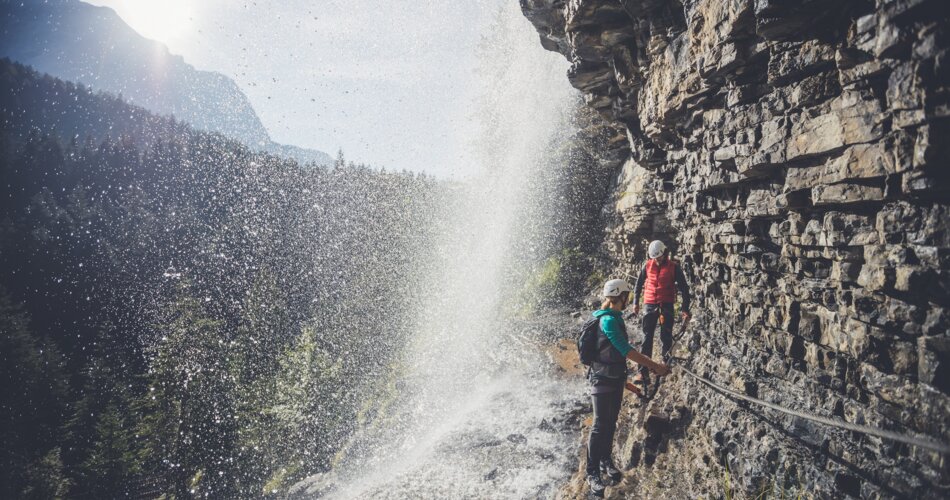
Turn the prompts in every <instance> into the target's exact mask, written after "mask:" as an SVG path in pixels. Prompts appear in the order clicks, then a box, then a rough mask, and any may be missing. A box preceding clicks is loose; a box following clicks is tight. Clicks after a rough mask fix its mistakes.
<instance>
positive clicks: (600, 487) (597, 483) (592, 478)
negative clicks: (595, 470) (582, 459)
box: [587, 474, 607, 497]
mask: <svg viewBox="0 0 950 500" xmlns="http://www.w3.org/2000/svg"><path fill="white" fill-rule="evenodd" d="M587 486H589V487H590V493H591V495H594V496H595V497H603V496H604V490H605V489H606V488H607V487H606V486H604V481H603V480H602V479H601V478H600V475H599V474H593V475H588V476H587Z"/></svg>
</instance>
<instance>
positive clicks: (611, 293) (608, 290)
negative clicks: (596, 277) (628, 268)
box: [604, 280, 633, 297]
mask: <svg viewBox="0 0 950 500" xmlns="http://www.w3.org/2000/svg"><path fill="white" fill-rule="evenodd" d="M631 290H633V289H632V288H630V284H629V283H627V282H626V281H624V280H610V281H608V282H607V283H604V297H616V296H618V295H620V294H622V293H624V292H629V291H631Z"/></svg>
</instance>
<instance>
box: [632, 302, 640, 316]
mask: <svg viewBox="0 0 950 500" xmlns="http://www.w3.org/2000/svg"><path fill="white" fill-rule="evenodd" d="M638 314H640V304H634V305H633V315H634V316H636V315H638Z"/></svg>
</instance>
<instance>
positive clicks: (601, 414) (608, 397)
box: [587, 279, 670, 497]
mask: <svg viewBox="0 0 950 500" xmlns="http://www.w3.org/2000/svg"><path fill="white" fill-rule="evenodd" d="M631 291H632V290H631V288H630V284H629V283H627V282H626V281H624V280H620V279H613V280H610V281H608V282H607V283H605V284H604V293H603V295H604V302H603V303H602V304H601V306H600V309H598V310H597V311H594V313H593V315H594V318H597V319H598V320H599V323H600V332H598V334H597V346H596V347H597V354H596V357H595V358H594V360H593V361H592V362H591V364H590V370H589V371H588V377H589V380H590V396H591V406H593V409H594V422H593V425H591V429H590V434H588V442H587V485H588V486H589V487H590V492H591V493H592V494H593V495H594V496H597V497H601V496H603V495H604V489H605V485H604V480H603V477H602V474H603V475H606V476H607V478H609V479H610V480H611V481H620V480H621V479H622V473H621V472H620V470H619V469H617V467H616V466H615V465H614V461H613V458H612V456H611V455H612V454H611V450H612V449H613V441H614V433H615V431H616V430H617V417H618V416H619V414H620V405H621V403H622V402H623V389H624V387H627V388H629V389H630V390H632V391H635V392H639V389H637V388H636V387H635V386H633V384H629V383H627V372H628V370H627V360H630V361H633V362H634V363H637V364H639V365H641V366H645V367H647V369H649V370H651V371H653V372H654V373H656V374H657V375H659V376H662V375H666V374H667V373H669V372H670V368H669V367H668V366H666V365H665V364H663V363H658V362H656V361H653V360H652V359H650V358H648V357H647V356H644V355H643V354H640V353H639V352H638V351H637V350H636V349H634V348H633V347H632V346H631V345H630V341H629V340H628V338H627V327H626V325H624V322H623V310H624V309H625V308H626V307H627V306H628V305H630V295H631Z"/></svg>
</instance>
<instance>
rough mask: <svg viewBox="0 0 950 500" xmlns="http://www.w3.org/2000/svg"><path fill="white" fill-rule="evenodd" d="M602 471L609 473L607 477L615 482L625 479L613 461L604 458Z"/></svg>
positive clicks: (601, 464)
mask: <svg viewBox="0 0 950 500" xmlns="http://www.w3.org/2000/svg"><path fill="white" fill-rule="evenodd" d="M600 472H602V473H604V474H606V475H607V478H608V479H610V480H611V481H613V482H614V483H619V482H620V480H621V479H623V474H621V473H620V470H618V469H617V468H616V467H614V464H613V462H608V461H606V460H604V461H603V462H601V463H600Z"/></svg>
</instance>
